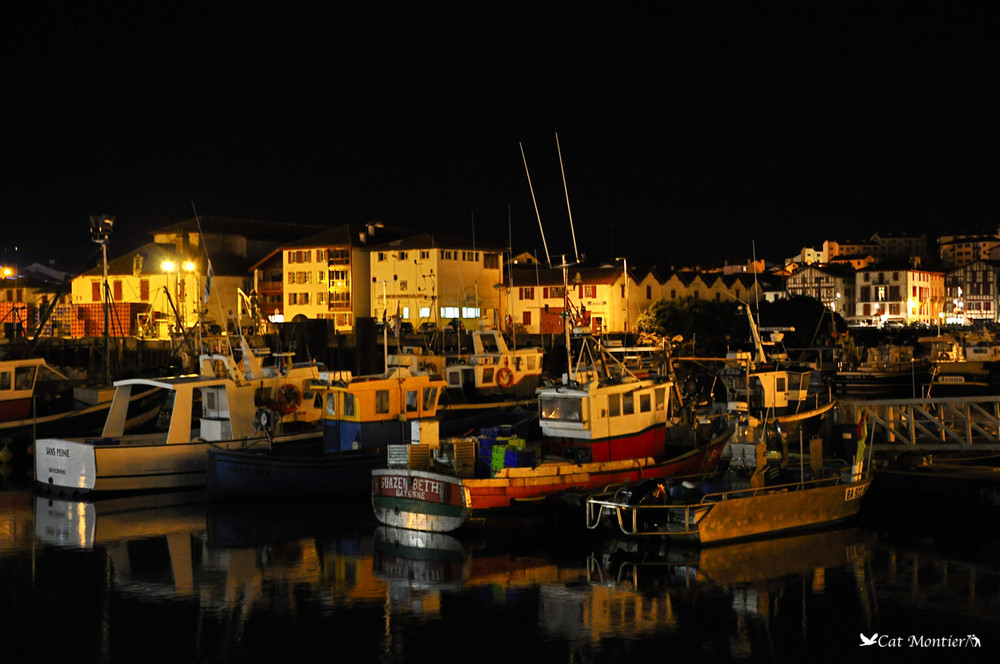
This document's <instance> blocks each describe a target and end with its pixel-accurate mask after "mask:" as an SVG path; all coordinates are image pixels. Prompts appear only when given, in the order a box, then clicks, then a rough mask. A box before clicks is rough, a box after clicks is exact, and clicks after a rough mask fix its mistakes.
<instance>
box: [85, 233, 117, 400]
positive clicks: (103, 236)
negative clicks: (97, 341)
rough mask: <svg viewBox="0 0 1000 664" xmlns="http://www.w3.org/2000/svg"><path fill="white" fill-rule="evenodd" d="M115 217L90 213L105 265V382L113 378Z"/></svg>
mask: <svg viewBox="0 0 1000 664" xmlns="http://www.w3.org/2000/svg"><path fill="white" fill-rule="evenodd" d="M114 225H115V217H114V215H107V214H96V215H94V214H92V215H90V239H91V240H92V241H94V242H95V243H96V244H99V245H101V263H102V264H103V266H104V281H103V283H102V284H101V302H102V303H103V304H104V382H105V384H107V383H108V382H110V380H111V350H110V345H111V344H110V336H111V335H110V333H109V328H108V324H109V321H108V319H109V318H110V316H109V315H108V305H109V302H108V242H109V241H110V240H111V231H112V230H113V229H114Z"/></svg>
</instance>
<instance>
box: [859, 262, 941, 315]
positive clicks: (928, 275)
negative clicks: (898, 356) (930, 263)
mask: <svg viewBox="0 0 1000 664" xmlns="http://www.w3.org/2000/svg"><path fill="white" fill-rule="evenodd" d="M854 283H855V292H856V293H857V299H856V301H855V309H854V311H855V315H854V321H855V322H863V323H871V324H878V325H884V324H886V323H889V322H895V323H901V324H904V325H909V324H911V323H924V324H926V325H934V324H937V323H938V322H939V319H940V314H941V313H942V312H943V311H944V301H945V289H944V272H941V271H938V270H929V269H923V268H921V267H920V265H919V261H917V260H914V261H909V262H908V261H902V260H895V261H883V262H881V263H876V264H874V265H870V266H869V267H866V268H863V269H861V270H859V271H858V272H857V274H856V275H855V280H854Z"/></svg>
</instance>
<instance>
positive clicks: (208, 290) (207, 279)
mask: <svg viewBox="0 0 1000 664" xmlns="http://www.w3.org/2000/svg"><path fill="white" fill-rule="evenodd" d="M207 272H208V274H207V276H206V277H205V292H204V294H203V295H202V300H201V301H202V304H208V295H209V293H211V291H212V277H214V276H215V271H214V270H213V269H212V259H208V271H207Z"/></svg>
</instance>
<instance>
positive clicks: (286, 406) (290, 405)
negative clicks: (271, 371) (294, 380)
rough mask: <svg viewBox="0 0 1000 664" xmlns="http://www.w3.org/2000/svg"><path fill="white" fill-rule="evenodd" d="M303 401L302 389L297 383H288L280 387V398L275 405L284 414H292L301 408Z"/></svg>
mask: <svg viewBox="0 0 1000 664" xmlns="http://www.w3.org/2000/svg"><path fill="white" fill-rule="evenodd" d="M301 403H302V391H301V390H300V389H299V388H298V387H296V386H295V385H292V384H291V383H286V384H284V385H282V386H281V387H279V388H278V398H277V400H275V401H274V403H273V407H274V409H275V410H276V411H278V412H279V413H281V414H282V415H290V414H292V413H294V412H295V411H296V410H298V409H299V404H301Z"/></svg>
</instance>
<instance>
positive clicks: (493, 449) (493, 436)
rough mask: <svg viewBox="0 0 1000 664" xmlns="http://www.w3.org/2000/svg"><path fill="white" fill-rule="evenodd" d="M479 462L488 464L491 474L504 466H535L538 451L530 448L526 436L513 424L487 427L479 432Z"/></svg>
mask: <svg viewBox="0 0 1000 664" xmlns="http://www.w3.org/2000/svg"><path fill="white" fill-rule="evenodd" d="M478 458H479V462H480V463H482V464H484V465H488V466H489V468H490V475H491V476H492V475H495V474H496V473H497V472H498V471H500V470H501V469H503V468H523V467H526V466H534V465H535V459H536V458H537V453H536V451H535V450H534V449H528V447H527V445H526V443H525V440H524V438H521V437H520V436H518V435H516V434H515V433H514V427H513V426H511V425H501V426H498V427H485V428H483V429H480V432H479V457H478Z"/></svg>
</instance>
